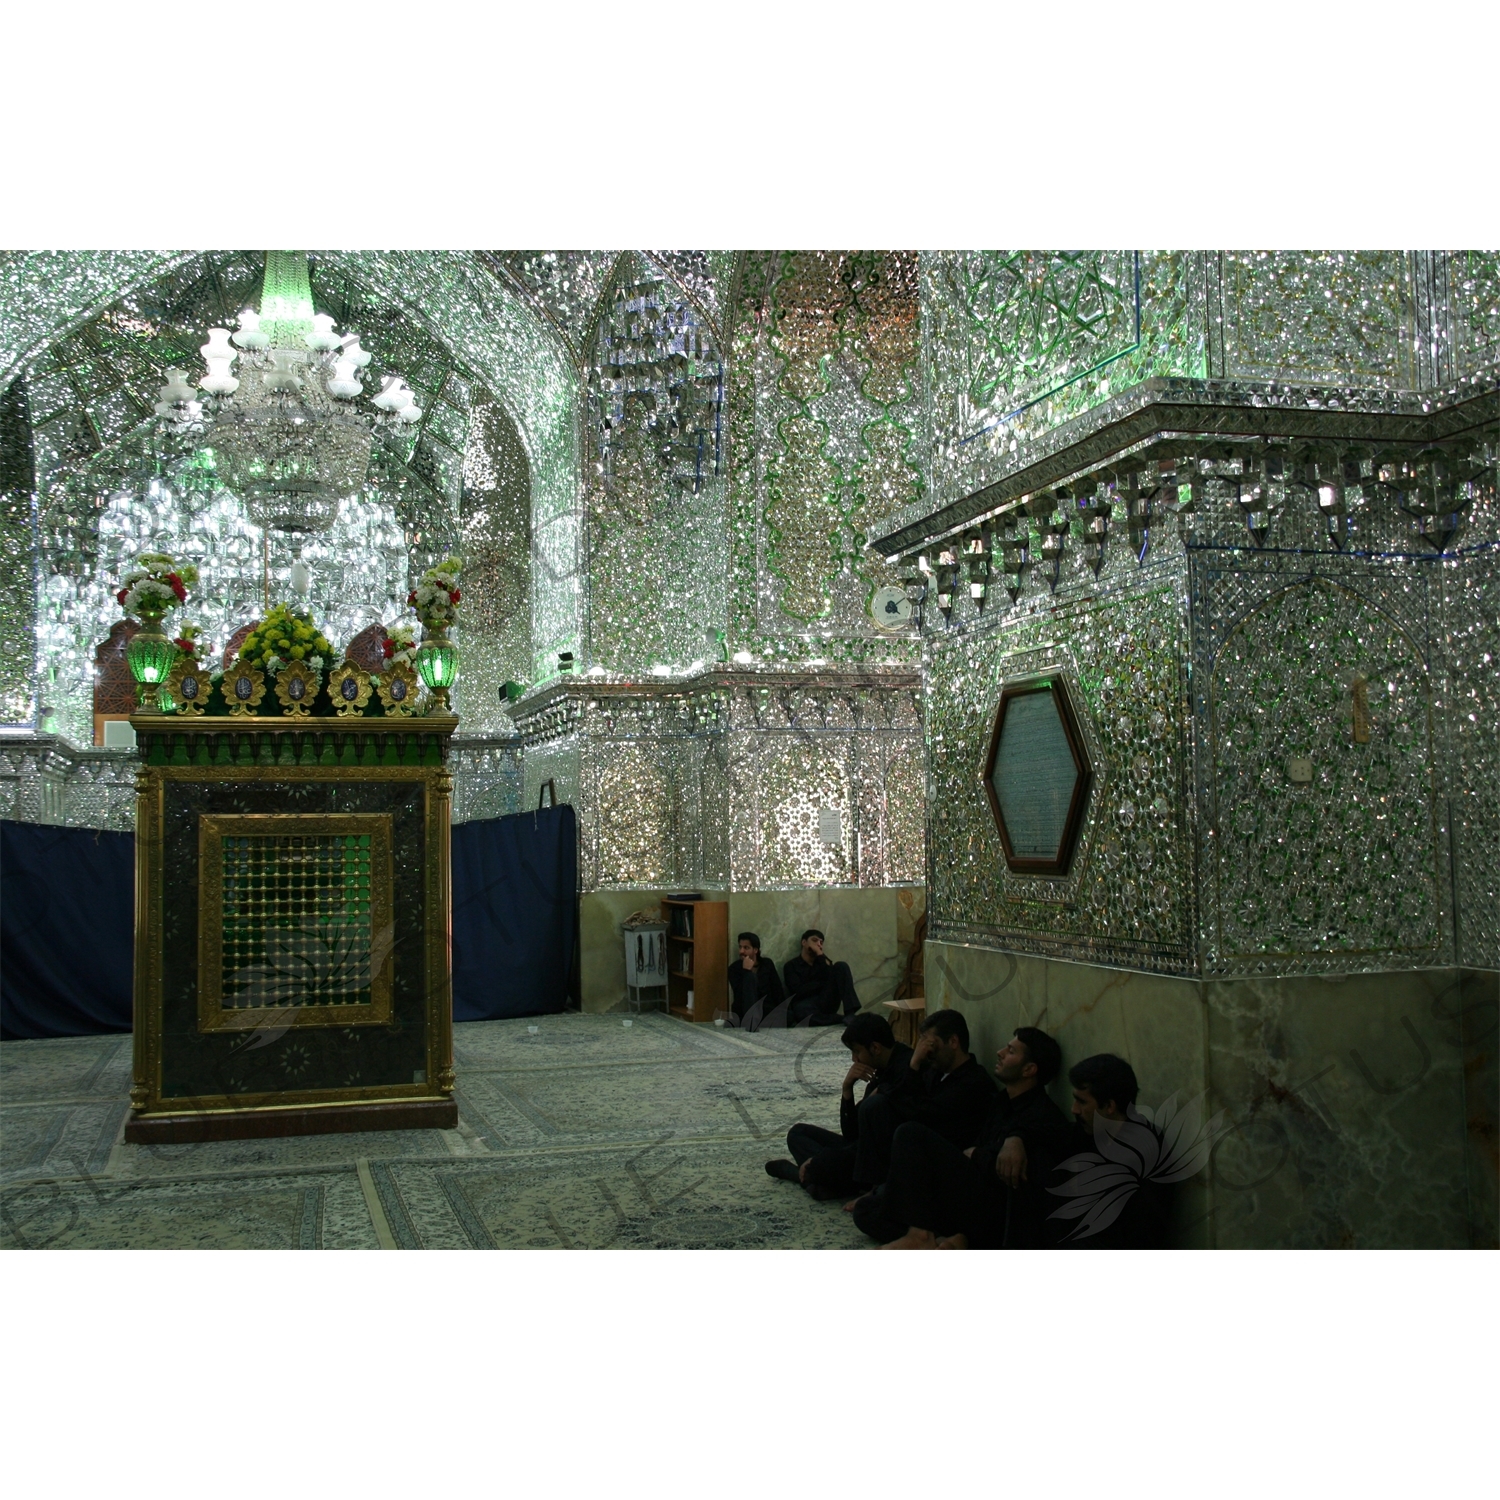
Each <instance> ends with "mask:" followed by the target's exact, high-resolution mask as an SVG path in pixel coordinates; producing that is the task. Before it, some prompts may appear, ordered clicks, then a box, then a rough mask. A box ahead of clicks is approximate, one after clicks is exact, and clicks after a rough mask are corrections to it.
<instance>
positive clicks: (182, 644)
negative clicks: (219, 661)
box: [172, 635, 198, 656]
mask: <svg viewBox="0 0 1500 1500" xmlns="http://www.w3.org/2000/svg"><path fill="white" fill-rule="evenodd" d="M172 644H173V645H174V646H176V647H177V649H178V650H179V651H180V652H182V654H183V655H184V656H196V655H197V654H198V645H197V642H195V641H190V640H189V639H188V638H187V637H186V636H185V635H180V636H178V637H177V639H176V640H175V641H173V642H172Z"/></svg>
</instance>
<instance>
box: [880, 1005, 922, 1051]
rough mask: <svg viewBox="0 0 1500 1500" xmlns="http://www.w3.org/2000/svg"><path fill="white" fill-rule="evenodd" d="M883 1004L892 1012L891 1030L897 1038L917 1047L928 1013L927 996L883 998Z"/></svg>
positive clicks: (909, 1045) (905, 1043)
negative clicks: (898, 998) (924, 1019)
mask: <svg viewBox="0 0 1500 1500" xmlns="http://www.w3.org/2000/svg"><path fill="white" fill-rule="evenodd" d="M881 1004H882V1005H884V1006H885V1008H886V1009H887V1010H888V1011H890V1013H891V1017H890V1020H891V1031H892V1032H893V1033H894V1034H895V1037H896V1040H897V1041H898V1042H901V1043H903V1044H904V1045H905V1046H907V1047H915V1046H916V1045H917V1034H918V1032H920V1031H921V1029H922V1021H923V1018H924V1017H925V1016H926V1015H927V997H926V996H925V995H913V996H911V997H910V998H909V999H906V1000H882V1001H881Z"/></svg>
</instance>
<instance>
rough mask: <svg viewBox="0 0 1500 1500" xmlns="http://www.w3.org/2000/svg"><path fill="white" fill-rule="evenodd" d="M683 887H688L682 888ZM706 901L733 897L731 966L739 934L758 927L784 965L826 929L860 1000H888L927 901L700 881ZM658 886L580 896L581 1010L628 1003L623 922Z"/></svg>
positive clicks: (917, 896) (913, 891)
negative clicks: (729, 887) (805, 936)
mask: <svg viewBox="0 0 1500 1500" xmlns="http://www.w3.org/2000/svg"><path fill="white" fill-rule="evenodd" d="M675 889H677V890H681V889H683V887H676V888H675ZM692 889H693V890H695V891H699V892H701V894H702V895H703V898H704V899H705V900H708V901H725V900H727V901H728V902H729V950H730V951H729V952H726V953H725V955H724V963H725V965H726V967H727V966H728V963H729V960H730V956H731V953H732V951H733V949H734V946H735V939H736V938H737V936H738V934H740V933H741V932H754V933H757V934H758V935H759V937H760V940H761V944H762V947H761V951H762V952H763V953H764V954H765V956H766V957H768V958H770V959H773V960H774V961H775V963H776V966H777V968H778V969H779V968H780V967H781V966H782V965H783V964H784V963H785V962H786V961H787V959H789V958H794V957H796V955H797V953H798V952H799V951H800V946H799V944H800V939H801V936H802V933H803V932H805V931H806V930H807V929H808V928H809V927H816V928H818V930H819V931H821V932H823V933H824V934H826V937H827V952H828V956H829V957H830V958H831V959H834V960H842V961H843V962H845V963H847V964H848V965H849V969H850V972H851V973H852V974H853V976H854V988H855V991H856V993H857V994H858V995H859V999H860V1004H861V1006H862V1007H863V1008H864V1009H866V1010H869V1009H870V1008H871V1007H873V1006H877V1005H879V1004H880V1002H881V1001H883V1000H889V999H890V998H891V996H892V994H893V993H894V990H895V987H896V983H897V981H898V980H899V979H900V977H901V975H902V974H903V973H904V972H905V969H906V962H907V958H908V956H909V955H910V952H911V945H912V938H913V932H914V930H915V926H916V923H917V921H918V920H919V919H920V918H921V916H922V913H923V910H924V906H925V891H924V890H923V888H922V887H921V886H884V887H876V888H873V889H830V888H824V889H817V888H814V889H810V890H789V891H735V892H732V893H726V892H724V891H722V890H712V889H709V888H707V887H703V886H694V887H692ZM666 894H670V892H666V891H660V890H626V891H589V892H587V893H586V894H585V895H584V896H583V897H582V898H581V900H580V903H579V916H580V924H579V925H580V947H581V970H582V991H583V1009H584V1010H585V1011H588V1012H594V1013H597V1012H600V1011H607V1010H613V1009H614V1008H615V1007H616V1006H621V1005H623V1004H624V1003H625V954H624V946H623V940H622V938H621V928H620V924H621V923H622V922H623V921H624V919H625V918H626V917H627V916H629V915H630V914H631V912H634V911H639V910H642V909H647V910H654V909H655V908H656V906H657V903H658V902H660V900H661V898H662V896H663V895H666Z"/></svg>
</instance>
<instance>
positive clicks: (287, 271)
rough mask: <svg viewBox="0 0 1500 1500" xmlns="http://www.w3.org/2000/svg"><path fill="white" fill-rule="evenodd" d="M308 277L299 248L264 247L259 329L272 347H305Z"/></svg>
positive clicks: (309, 328) (308, 320)
mask: <svg viewBox="0 0 1500 1500" xmlns="http://www.w3.org/2000/svg"><path fill="white" fill-rule="evenodd" d="M312 320H313V298H312V279H311V277H310V275H309V274H308V269H307V254H306V252H305V251H302V250H267V251H266V278H265V281H264V282H263V283H262V285H261V293H260V331H261V332H262V333H264V334H265V335H266V336H267V337H268V338H269V339H270V340H271V348H273V349H298V350H306V348H307V343H306V336H307V335H308V334H309V333H311V332H312V326H313V321H312Z"/></svg>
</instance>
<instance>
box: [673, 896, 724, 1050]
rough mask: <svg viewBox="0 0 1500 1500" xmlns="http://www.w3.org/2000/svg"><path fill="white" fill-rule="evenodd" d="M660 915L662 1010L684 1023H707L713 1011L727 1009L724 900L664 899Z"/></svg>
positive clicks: (711, 1018)
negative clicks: (664, 931) (663, 961)
mask: <svg viewBox="0 0 1500 1500" xmlns="http://www.w3.org/2000/svg"><path fill="white" fill-rule="evenodd" d="M661 914H662V918H663V920H664V921H665V922H666V924H667V1009H668V1011H670V1012H671V1014H672V1015H674V1016H680V1017H681V1018H682V1019H683V1020H684V1021H712V1020H713V1018H714V1012H715V1011H720V1010H728V1009H729V999H728V994H729V903H728V902H727V901H674V900H672V899H671V898H670V897H663V899H662V903H661ZM689 991H691V992H692V994H693V1008H692V1010H689V1009H688V1006H687V997H688V992H689Z"/></svg>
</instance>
